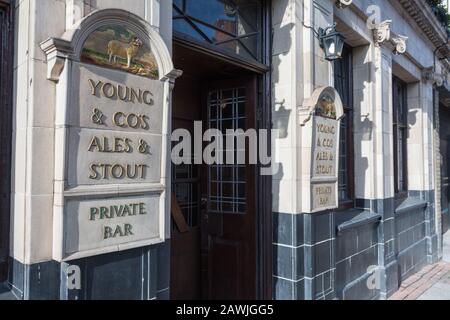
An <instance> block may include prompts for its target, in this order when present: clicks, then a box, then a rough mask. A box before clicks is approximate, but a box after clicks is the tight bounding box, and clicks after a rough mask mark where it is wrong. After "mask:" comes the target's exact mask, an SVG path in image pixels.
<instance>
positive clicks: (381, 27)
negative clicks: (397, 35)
mask: <svg viewBox="0 0 450 320" xmlns="http://www.w3.org/2000/svg"><path fill="white" fill-rule="evenodd" d="M391 24H392V20H385V21H383V22H381V23H379V24H378V25H377V26H376V27H375V29H373V37H374V41H375V45H376V46H380V45H381V44H382V43H383V42H385V41H390V40H391Z"/></svg>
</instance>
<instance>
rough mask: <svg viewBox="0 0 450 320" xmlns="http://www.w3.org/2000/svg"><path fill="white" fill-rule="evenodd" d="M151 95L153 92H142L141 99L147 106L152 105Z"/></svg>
mask: <svg viewBox="0 0 450 320" xmlns="http://www.w3.org/2000/svg"><path fill="white" fill-rule="evenodd" d="M149 97H150V98H149ZM152 97H153V94H152V93H151V92H150V91H144V94H143V95H142V99H143V101H144V103H145V104H147V105H149V106H152V105H153V104H154V101H153V98H152Z"/></svg>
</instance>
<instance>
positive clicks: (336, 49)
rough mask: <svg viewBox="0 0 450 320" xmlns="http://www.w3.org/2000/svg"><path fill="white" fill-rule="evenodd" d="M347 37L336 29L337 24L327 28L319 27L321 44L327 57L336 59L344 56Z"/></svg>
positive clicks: (329, 59)
mask: <svg viewBox="0 0 450 320" xmlns="http://www.w3.org/2000/svg"><path fill="white" fill-rule="evenodd" d="M344 40H345V37H344V36H343V35H342V34H341V33H340V32H338V31H336V24H334V25H333V26H330V27H328V28H326V29H322V28H319V41H320V46H321V47H322V48H323V49H324V50H325V59H327V60H328V61H334V60H337V59H341V58H342V51H343V50H344Z"/></svg>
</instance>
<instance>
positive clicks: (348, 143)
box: [334, 45, 354, 206]
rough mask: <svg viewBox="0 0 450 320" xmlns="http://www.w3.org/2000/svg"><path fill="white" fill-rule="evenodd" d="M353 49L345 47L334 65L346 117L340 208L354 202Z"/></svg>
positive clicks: (342, 140) (340, 177)
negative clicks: (340, 57)
mask: <svg viewBox="0 0 450 320" xmlns="http://www.w3.org/2000/svg"><path fill="white" fill-rule="evenodd" d="M352 61H353V59H352V48H351V47H349V46H347V45H346V46H345V47H344V51H343V53H342V59H340V60H337V61H336V62H335V63H334V85H335V88H336V90H337V91H338V92H339V95H340V96H341V99H342V103H343V107H344V113H345V117H344V118H343V119H342V121H341V135H340V136H341V139H340V150H339V152H340V154H339V202H340V206H343V205H344V206H345V204H349V205H351V203H352V201H353V198H354V196H353V194H354V192H353V179H354V177H353V88H352V87H353V69H352V64H353V62H352Z"/></svg>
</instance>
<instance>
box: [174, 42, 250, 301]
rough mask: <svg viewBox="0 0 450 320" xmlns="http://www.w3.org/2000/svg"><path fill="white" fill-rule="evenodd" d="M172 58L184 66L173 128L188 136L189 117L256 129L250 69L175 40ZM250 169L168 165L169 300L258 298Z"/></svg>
mask: <svg viewBox="0 0 450 320" xmlns="http://www.w3.org/2000/svg"><path fill="white" fill-rule="evenodd" d="M174 64H175V67H176V68H177V69H180V70H183V72H184V74H183V76H182V77H181V78H180V79H178V80H177V83H176V86H175V90H174V94H173V129H174V130H175V129H180V128H182V129H186V130H188V131H189V132H190V133H191V135H192V136H194V121H201V123H202V126H203V131H205V130H207V129H209V128H217V129H219V130H221V131H222V132H225V130H226V129H235V130H236V129H238V128H241V129H244V130H246V129H248V128H256V101H257V92H256V87H257V86H256V84H257V77H256V75H255V74H253V73H252V72H250V71H248V70H246V69H244V68H241V67H239V66H236V65H233V64H231V63H229V62H227V61H225V60H221V59H219V58H217V57H215V56H213V55H210V54H205V53H201V52H199V51H194V50H192V49H190V48H188V47H187V46H184V45H181V44H177V43H175V45H174ZM206 145H207V144H205V146H206ZM192 150H193V149H192ZM247 150H248V148H247ZM255 173H256V168H255V167H254V166H250V165H206V164H202V165H193V164H192V165H186V164H183V165H172V192H173V199H172V217H173V219H172V220H173V225H172V241H171V246H172V247H171V252H172V254H171V298H172V299H200V298H202V299H255V298H257V285H258V279H257V277H258V276H257V275H258V272H257V258H258V257H257V253H258V249H257V243H256V242H257V241H256V240H257V229H258V228H257V215H256V190H257V189H256V174H255Z"/></svg>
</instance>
